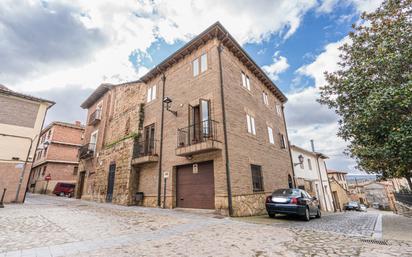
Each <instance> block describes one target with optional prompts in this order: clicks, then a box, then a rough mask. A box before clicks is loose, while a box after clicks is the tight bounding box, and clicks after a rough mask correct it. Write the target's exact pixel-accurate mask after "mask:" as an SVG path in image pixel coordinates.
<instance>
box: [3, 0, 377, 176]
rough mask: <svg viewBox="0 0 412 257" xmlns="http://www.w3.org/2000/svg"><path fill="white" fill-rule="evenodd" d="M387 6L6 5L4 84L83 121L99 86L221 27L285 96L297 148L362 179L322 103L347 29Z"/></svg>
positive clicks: (369, 2)
mask: <svg viewBox="0 0 412 257" xmlns="http://www.w3.org/2000/svg"><path fill="white" fill-rule="evenodd" d="M380 3H381V0H323V1H322V0H304V1H290V0H226V1H219V0H198V1H196V0H174V1H166V0H150V1H149V0H119V1H111V0H88V1H82V0H55V1H46V0H19V1H15V0H2V1H1V2H0V84H3V85H5V86H7V87H8V88H10V89H12V90H15V91H18V92H24V93H28V94H31V95H34V96H39V97H43V98H46V99H50V100H53V101H55V102H56V105H55V106H54V107H52V108H51V109H50V111H49V113H48V115H47V118H46V124H47V123H49V122H51V121H55V120H59V121H66V122H74V121H75V120H80V121H82V122H84V121H85V119H86V117H85V116H86V113H85V111H84V110H82V109H81V108H80V107H79V106H80V104H81V103H82V102H83V101H84V100H85V99H86V98H87V96H88V95H89V94H91V92H92V91H93V90H94V89H95V88H96V87H97V86H99V85H100V84H101V83H105V82H106V83H121V82H126V81H133V80H137V79H138V78H139V77H141V76H142V75H144V74H145V73H146V72H147V71H149V70H150V69H151V68H153V67H154V66H156V65H157V64H158V63H160V62H161V61H162V60H163V59H165V58H166V57H168V56H169V55H170V54H172V53H173V52H174V51H176V50H177V49H179V48H180V47H181V46H183V45H184V44H185V43H186V42H188V41H189V40H190V39H192V38H193V37H194V36H196V35H197V34H198V33H200V32H202V31H203V30H204V29H206V28H207V27H208V26H210V25H211V24H213V23H214V22H216V21H220V22H221V23H222V25H223V26H224V27H225V28H226V29H227V30H228V31H229V32H230V33H231V34H232V35H233V36H234V37H235V39H236V40H237V41H238V42H239V43H240V44H241V45H242V46H243V47H244V49H245V50H246V51H247V52H248V53H249V54H250V55H251V56H252V58H253V59H254V60H255V61H256V63H257V64H258V65H260V66H261V67H262V69H263V70H264V71H265V72H266V73H267V74H268V75H269V77H270V78H271V79H272V80H273V81H274V83H275V84H276V85H277V86H278V87H279V88H280V89H281V90H282V91H283V92H284V94H285V95H286V96H287V97H288V102H287V103H286V105H285V116H286V122H287V125H288V133H289V140H290V141H291V143H292V144H295V145H298V146H300V147H304V148H307V149H310V140H311V139H313V140H314V142H315V148H316V151H319V152H322V153H324V154H326V155H327V156H329V157H330V159H329V160H328V162H327V165H328V168H332V169H338V170H345V171H348V172H352V173H356V172H359V171H357V170H356V163H355V161H354V160H353V159H351V158H349V157H347V156H345V155H344V154H343V151H344V149H345V146H346V143H345V142H344V141H342V140H341V139H340V138H338V137H337V136H336V132H337V131H338V123H337V121H338V117H337V116H336V115H335V113H334V111H333V110H329V109H328V108H327V107H325V106H322V105H320V104H319V103H317V102H316V99H317V98H318V97H319V87H321V86H322V85H324V84H325V79H324V72H325V71H329V72H332V71H335V70H337V69H338V65H337V62H338V61H339V50H338V48H339V46H341V45H342V44H344V43H350V41H349V39H348V37H347V35H348V32H350V31H351V25H352V24H353V23H357V22H359V21H360V14H361V13H362V12H364V11H365V12H371V11H373V10H375V9H376V8H377V7H378V6H379V5H380Z"/></svg>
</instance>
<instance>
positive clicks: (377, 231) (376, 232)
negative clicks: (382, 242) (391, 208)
mask: <svg viewBox="0 0 412 257" xmlns="http://www.w3.org/2000/svg"><path fill="white" fill-rule="evenodd" d="M372 238H376V239H381V238H382V214H379V215H378V218H377V219H376V223H375V227H374V229H373V234H372Z"/></svg>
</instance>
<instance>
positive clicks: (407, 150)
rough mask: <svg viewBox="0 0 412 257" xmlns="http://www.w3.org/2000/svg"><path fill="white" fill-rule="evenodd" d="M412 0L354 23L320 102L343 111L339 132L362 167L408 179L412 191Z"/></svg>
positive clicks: (393, 1) (396, 0) (392, 0)
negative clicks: (337, 66) (336, 68)
mask: <svg viewBox="0 0 412 257" xmlns="http://www.w3.org/2000/svg"><path fill="white" fill-rule="evenodd" d="M411 14H412V0H388V1H385V2H384V3H383V4H382V5H381V6H380V7H379V8H378V9H377V10H376V11H375V12H372V13H368V14H366V13H364V14H362V16H361V18H362V19H361V22H360V23H358V25H353V31H352V32H351V33H350V34H349V37H350V39H351V40H350V41H351V42H350V43H348V44H344V45H343V46H342V47H341V48H340V51H341V61H340V62H339V67H340V68H339V70H338V71H336V72H332V73H328V72H326V73H325V76H326V80H327V83H326V85H324V86H323V87H321V96H320V99H319V102H320V103H322V104H325V105H327V106H328V107H329V108H331V109H334V110H335V111H336V113H337V114H338V115H339V132H338V136H340V137H342V138H343V139H344V140H346V141H347V142H348V143H349V146H348V148H347V149H346V152H347V153H348V154H349V155H351V156H352V157H354V158H355V159H356V160H357V163H358V167H359V168H360V169H362V170H365V171H367V172H378V173H380V174H381V175H382V177H383V178H391V177H405V178H407V180H408V183H409V186H410V188H411V189H412V183H411V175H412V15H411Z"/></svg>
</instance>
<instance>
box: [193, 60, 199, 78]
mask: <svg viewBox="0 0 412 257" xmlns="http://www.w3.org/2000/svg"><path fill="white" fill-rule="evenodd" d="M197 75H199V59H195V60H194V61H193V76H194V77H196V76H197Z"/></svg>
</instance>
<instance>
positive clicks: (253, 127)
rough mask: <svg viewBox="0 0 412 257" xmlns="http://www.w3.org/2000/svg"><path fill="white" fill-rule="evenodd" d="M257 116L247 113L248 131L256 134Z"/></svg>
mask: <svg viewBox="0 0 412 257" xmlns="http://www.w3.org/2000/svg"><path fill="white" fill-rule="evenodd" d="M255 121H256V120H255V117H253V116H252V115H251V114H249V113H246V128H247V132H248V133H249V134H251V135H254V136H256V122H255Z"/></svg>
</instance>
